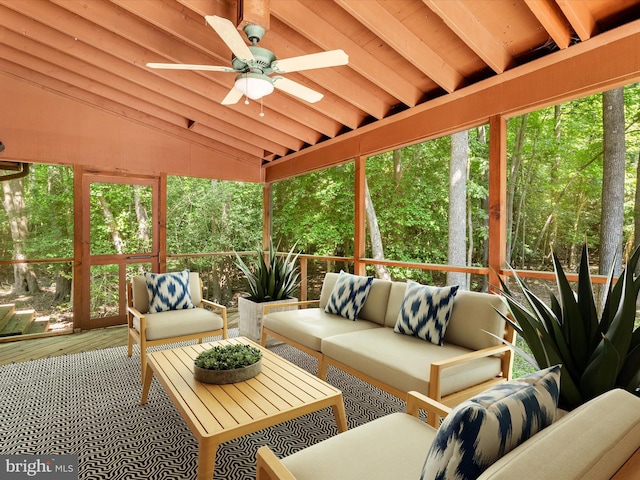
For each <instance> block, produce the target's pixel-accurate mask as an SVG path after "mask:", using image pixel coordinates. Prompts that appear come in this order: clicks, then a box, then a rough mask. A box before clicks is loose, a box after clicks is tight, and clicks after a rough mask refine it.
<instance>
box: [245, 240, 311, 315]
mask: <svg viewBox="0 0 640 480" xmlns="http://www.w3.org/2000/svg"><path fill="white" fill-rule="evenodd" d="M294 249H295V245H294V246H293V247H291V250H290V251H289V253H288V254H287V256H286V257H284V258H283V257H281V256H279V255H276V253H277V252H276V250H275V249H274V248H273V241H272V240H271V239H269V251H268V254H267V257H268V258H267V260H265V257H264V255H263V253H262V251H260V250H258V251H257V259H256V262H255V266H254V268H253V270H252V269H251V268H249V267H248V266H247V264H246V263H244V261H242V258H240V256H239V255H238V254H237V253H236V261H235V264H236V266H237V267H238V268H239V269H240V270H241V271H242V273H244V275H245V277H246V279H247V283H248V286H249V293H250V295H249V297H248V298H249V300H252V301H254V302H258V303H262V302H270V301H273V300H284V299H285V298H289V297H291V294H292V293H293V291H294V290H295V289H296V288H297V286H298V278H299V276H300V274H299V272H298V267H297V263H296V262H297V260H298V257H299V256H300V252H298V253H297V254H295V255H294V253H293V251H294Z"/></svg>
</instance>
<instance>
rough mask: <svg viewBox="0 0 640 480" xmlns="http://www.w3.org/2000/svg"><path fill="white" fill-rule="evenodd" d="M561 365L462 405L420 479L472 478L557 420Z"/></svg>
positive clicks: (439, 436)
mask: <svg viewBox="0 0 640 480" xmlns="http://www.w3.org/2000/svg"><path fill="white" fill-rule="evenodd" d="M559 395H560V365H556V366H553V367H549V368H547V369H544V370H540V371H539V372H536V373H534V374H532V375H529V376H527V377H522V378H519V379H517V380H512V381H509V382H505V383H501V384H499V385H497V386H496V387H493V388H491V389H489V390H487V391H486V392H484V393H481V394H480V395H476V396H475V397H473V398H470V399H469V400H467V401H465V402H463V403H461V404H459V405H458V406H457V407H456V408H454V409H453V411H452V412H451V413H450V414H449V415H448V416H447V417H446V418H445V419H444V421H443V422H442V425H440V428H439V429H438V433H437V434H436V438H435V439H434V441H433V443H432V444H431V448H430V449H429V453H428V454H427V459H426V460H425V463H424V466H423V468H422V475H421V476H420V480H436V479H437V480H474V479H476V478H478V477H479V476H480V474H482V472H484V471H485V470H486V469H487V468H488V467H489V466H491V465H492V464H493V463H495V462H496V461H497V460H498V459H500V457H502V456H503V455H505V454H507V453H508V452H510V451H511V450H513V449H514V448H516V447H517V446H518V445H520V444H521V443H523V442H525V441H526V440H527V439H529V438H530V437H532V436H533V435H535V434H536V433H538V432H539V431H541V430H542V429H543V428H545V427H547V426H549V425H550V424H551V423H553V421H554V419H555V415H556V408H557V405H558V397H559Z"/></svg>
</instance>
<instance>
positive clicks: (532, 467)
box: [478, 389, 640, 480]
mask: <svg viewBox="0 0 640 480" xmlns="http://www.w3.org/2000/svg"><path fill="white" fill-rule="evenodd" d="M639 446H640V398H638V397H636V396H634V395H632V394H631V393H629V392H626V391H624V390H620V389H617V390H611V391H609V392H607V393H604V394H602V395H600V396H598V397H596V398H595V399H593V400H591V401H589V402H587V403H585V404H583V405H581V406H580V407H578V408H576V409H575V410H573V411H572V412H570V413H569V414H567V415H564V416H563V417H562V418H560V419H559V420H557V421H556V422H554V423H553V424H552V425H550V426H548V427H547V428H545V429H544V430H543V431H542V432H540V433H538V434H536V435H534V436H533V437H532V438H530V439H529V440H527V441H526V442H525V443H523V444H522V445H520V446H519V447H518V448H516V449H514V450H512V451H511V452H509V453H508V454H506V455H505V456H504V457H502V458H500V459H499V460H498V461H497V462H495V463H494V464H493V465H492V466H490V467H489V468H488V469H487V470H485V471H484V472H483V473H482V475H480V477H478V479H479V480H507V479H508V480H512V479H514V478H526V479H527V480H548V479H550V478H561V479H562V480H601V479H608V478H611V477H612V476H613V475H614V474H615V473H616V471H617V470H618V469H619V468H620V467H621V466H622V465H623V464H624V463H625V462H626V461H627V459H628V458H629V457H631V455H633V453H634V452H635V451H636V450H637V449H638V447H639ZM569 447H570V448H569Z"/></svg>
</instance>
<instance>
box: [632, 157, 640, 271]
mask: <svg viewBox="0 0 640 480" xmlns="http://www.w3.org/2000/svg"><path fill="white" fill-rule="evenodd" d="M638 246H640V153H638V165H637V166H636V196H635V201H634V205H633V249H634V250H635V249H636V248H637V247H638ZM638 273H640V265H638V266H637V268H636V274H638Z"/></svg>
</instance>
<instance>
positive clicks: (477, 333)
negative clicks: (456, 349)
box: [444, 290, 509, 350]
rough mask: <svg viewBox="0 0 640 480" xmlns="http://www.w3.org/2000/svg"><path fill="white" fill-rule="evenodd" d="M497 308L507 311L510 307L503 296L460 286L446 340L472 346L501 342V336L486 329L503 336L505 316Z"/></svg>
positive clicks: (474, 347)
mask: <svg viewBox="0 0 640 480" xmlns="http://www.w3.org/2000/svg"><path fill="white" fill-rule="evenodd" d="M496 310H498V311H500V312H502V313H503V314H505V315H506V314H507V313H508V311H509V308H508V306H507V304H506V302H505V301H504V299H503V298H502V297H501V296H499V295H493V294H491V293H480V292H469V291H466V290H464V291H463V290H458V293H457V295H456V298H455V300H454V302H453V310H452V311H451V318H449V325H448V326H447V331H446V333H445V336H444V341H445V342H448V343H453V344H454V345H459V346H461V347H465V348H468V349H470V350H481V349H483V348H489V347H493V346H496V345H502V342H501V341H500V340H498V339H497V338H495V337H492V336H491V335H489V334H487V333H486V332H491V333H493V334H494V335H496V336H498V337H499V338H502V337H503V336H504V329H505V320H504V318H502V317H501V316H500V315H499V314H498V313H497V312H496Z"/></svg>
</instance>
